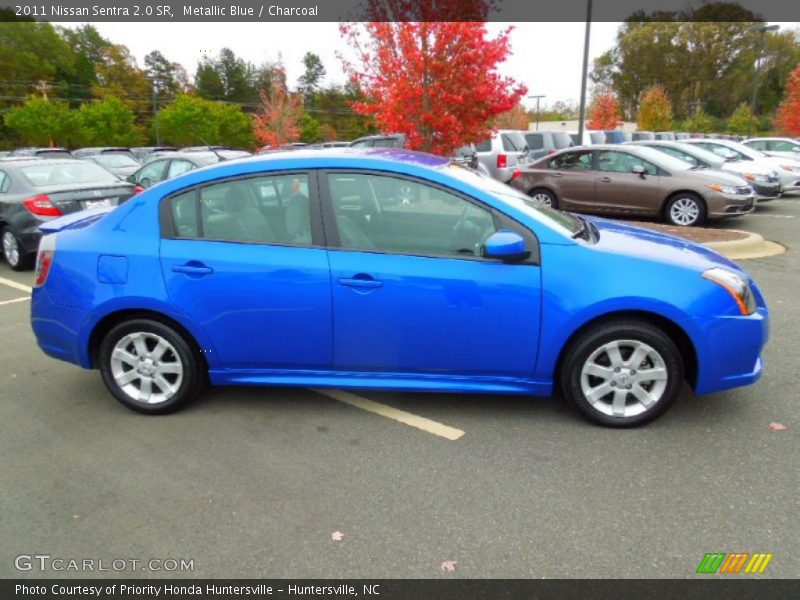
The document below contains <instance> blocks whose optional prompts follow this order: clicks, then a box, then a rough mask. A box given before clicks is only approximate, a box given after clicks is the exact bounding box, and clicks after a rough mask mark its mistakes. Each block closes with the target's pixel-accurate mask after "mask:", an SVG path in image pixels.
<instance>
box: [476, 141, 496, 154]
mask: <svg viewBox="0 0 800 600" xmlns="http://www.w3.org/2000/svg"><path fill="white" fill-rule="evenodd" d="M491 150H492V140H484V141H482V142H481V143H480V144H475V151H476V152H490V151H491Z"/></svg>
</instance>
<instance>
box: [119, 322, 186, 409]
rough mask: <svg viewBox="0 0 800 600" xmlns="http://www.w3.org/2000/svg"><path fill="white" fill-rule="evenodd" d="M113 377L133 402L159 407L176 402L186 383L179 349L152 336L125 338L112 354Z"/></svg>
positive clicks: (148, 333)
mask: <svg viewBox="0 0 800 600" xmlns="http://www.w3.org/2000/svg"><path fill="white" fill-rule="evenodd" d="M110 363H111V375H112V376H113V378H114V381H115V382H116V384H117V385H118V386H119V388H120V389H121V390H122V391H123V392H124V393H125V394H126V395H127V396H128V397H129V398H131V399H132V400H135V401H137V402H143V403H146V404H159V403H162V402H166V401H167V400H169V399H170V398H172V397H173V396H174V395H175V394H176V392H177V391H178V389H179V388H180V386H181V382H182V381H183V371H184V368H183V364H182V362H181V359H180V356H179V355H178V352H177V351H176V350H175V347H174V346H173V345H172V344H170V343H169V342H168V341H167V340H166V339H165V338H163V337H161V336H160V335H158V334H155V333H151V332H134V333H130V334H128V335H126V336H124V337H122V338H121V339H120V340H119V341H118V342H117V343H116V344H115V345H114V349H113V350H112V352H111V360H110Z"/></svg>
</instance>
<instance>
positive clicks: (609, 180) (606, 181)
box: [597, 177, 611, 183]
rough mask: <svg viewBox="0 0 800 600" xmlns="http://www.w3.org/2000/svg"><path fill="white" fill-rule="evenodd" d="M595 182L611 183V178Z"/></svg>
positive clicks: (602, 178)
mask: <svg viewBox="0 0 800 600" xmlns="http://www.w3.org/2000/svg"><path fill="white" fill-rule="evenodd" d="M597 181H602V182H603V183H611V177H601V178H600V179H598V180H597Z"/></svg>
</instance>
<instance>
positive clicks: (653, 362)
mask: <svg viewBox="0 0 800 600" xmlns="http://www.w3.org/2000/svg"><path fill="white" fill-rule="evenodd" d="M667 379H668V375H667V367H666V363H665V361H664V358H663V357H662V356H661V354H659V353H658V352H657V351H656V350H655V349H654V348H653V347H652V346H650V345H648V344H645V343H644V342H641V341H638V340H615V341H612V342H608V343H606V344H603V345H602V346H600V347H599V348H597V349H596V350H595V351H594V352H592V353H591V354H590V355H589V357H588V358H587V359H586V361H585V363H584V365H583V368H582V370H581V378H580V384H581V391H582V392H583V395H584V397H585V398H586V400H587V401H588V402H589V404H591V405H592V407H593V408H594V409H595V410H597V411H598V412H600V413H602V414H604V415H608V416H610V417H634V416H637V415H640V414H642V413H644V412H646V411H648V410H649V409H651V408H652V407H653V405H654V404H655V403H656V402H658V401H659V400H661V398H662V397H663V396H664V392H665V390H666V389H667Z"/></svg>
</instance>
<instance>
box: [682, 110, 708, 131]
mask: <svg viewBox="0 0 800 600" xmlns="http://www.w3.org/2000/svg"><path fill="white" fill-rule="evenodd" d="M681 129H682V130H684V131H689V132H692V133H711V132H712V131H714V121H713V120H712V119H711V117H710V116H709V115H708V113H707V112H706V111H705V110H703V108H702V107H700V108H699V109H697V111H696V112H695V113H694V115H692V116H691V117H690V118H689V119H686V121H684V122H683V125H682V126H681Z"/></svg>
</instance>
